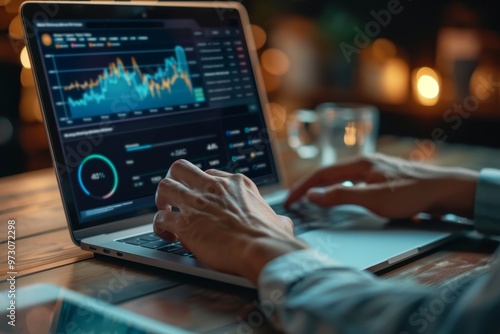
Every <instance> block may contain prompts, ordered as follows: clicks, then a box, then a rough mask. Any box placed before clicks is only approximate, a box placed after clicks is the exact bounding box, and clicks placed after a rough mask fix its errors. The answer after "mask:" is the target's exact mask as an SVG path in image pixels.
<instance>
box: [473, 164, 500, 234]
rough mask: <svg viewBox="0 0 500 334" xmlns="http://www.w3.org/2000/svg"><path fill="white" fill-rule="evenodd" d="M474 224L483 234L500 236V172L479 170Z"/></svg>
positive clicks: (488, 169) (487, 169)
mask: <svg viewBox="0 0 500 334" xmlns="http://www.w3.org/2000/svg"><path fill="white" fill-rule="evenodd" d="M474 224H475V227H476V229H477V230H478V231H479V232H481V233H484V234H500V170H498V169H491V168H485V169H483V170H481V173H480V175H479V180H478V183H477V189H476V201H475V205H474Z"/></svg>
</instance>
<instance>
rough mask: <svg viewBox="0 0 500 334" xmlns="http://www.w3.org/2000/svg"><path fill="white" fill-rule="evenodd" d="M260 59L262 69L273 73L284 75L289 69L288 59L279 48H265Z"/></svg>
mask: <svg viewBox="0 0 500 334" xmlns="http://www.w3.org/2000/svg"><path fill="white" fill-rule="evenodd" d="M260 61H261V64H262V67H263V68H264V70H266V71H267V72H269V73H271V74H273V75H277V76H282V75H285V74H286V73H287V72H288V70H289V69H290V59H289V58H288V56H287V55H286V54H285V53H284V52H283V51H281V50H279V49H274V48H273V49H267V50H265V51H264V52H263V53H262V56H261V57H260Z"/></svg>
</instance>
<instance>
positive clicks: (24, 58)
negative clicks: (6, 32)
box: [20, 47, 31, 68]
mask: <svg viewBox="0 0 500 334" xmlns="http://www.w3.org/2000/svg"><path fill="white" fill-rule="evenodd" d="M20 57H21V64H23V67H24V68H31V63H30V57H29V56H28V49H26V47H24V48H23V49H22V51H21V56H20Z"/></svg>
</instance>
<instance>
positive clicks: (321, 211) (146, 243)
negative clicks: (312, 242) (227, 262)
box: [117, 201, 357, 258]
mask: <svg viewBox="0 0 500 334" xmlns="http://www.w3.org/2000/svg"><path fill="white" fill-rule="evenodd" d="M271 207H272V209H273V210H274V211H275V212H276V213H277V214H279V215H284V216H287V217H289V218H290V219H291V220H292V221H293V224H294V226H295V233H296V234H299V233H301V232H302V231H305V230H310V229H311V228H318V227H322V226H323V227H324V226H328V225H332V223H335V222H341V221H344V220H348V219H352V218H354V217H356V216H357V215H353V214H352V213H349V214H342V213H340V214H339V213H337V214H335V216H334V217H332V216H330V215H329V214H328V209H325V208H321V207H318V206H315V205H312V204H310V203H307V202H301V201H299V202H297V203H295V204H294V205H293V206H292V207H291V208H285V207H284V206H283V205H282V204H278V205H273V206H271ZM325 221H327V222H325ZM318 223H319V224H318ZM325 224H326V225H325ZM117 241H118V242H123V243H126V244H129V245H134V246H139V247H144V248H149V249H155V250H157V251H160V252H166V253H170V254H176V255H180V256H185V257H190V258H196V257H195V256H194V254H193V253H191V252H189V251H188V250H186V249H184V248H182V244H181V243H180V241H176V242H168V241H165V240H163V239H161V238H160V237H158V236H157V235H156V234H154V233H152V232H148V233H144V234H141V235H135V236H133V237H129V238H124V239H120V240H117Z"/></svg>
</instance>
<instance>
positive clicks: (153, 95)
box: [58, 46, 205, 119]
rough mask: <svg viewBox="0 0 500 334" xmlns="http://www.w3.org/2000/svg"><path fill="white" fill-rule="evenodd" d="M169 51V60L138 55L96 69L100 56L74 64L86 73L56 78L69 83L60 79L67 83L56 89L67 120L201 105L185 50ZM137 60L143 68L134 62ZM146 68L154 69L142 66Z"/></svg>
mask: <svg viewBox="0 0 500 334" xmlns="http://www.w3.org/2000/svg"><path fill="white" fill-rule="evenodd" d="M173 51H174V55H172V56H170V57H165V53H160V52H158V53H156V54H148V55H147V57H146V56H145V55H144V54H142V55H141V51H140V50H138V51H137V52H136V53H135V55H128V56H127V57H123V56H122V55H120V54H118V55H116V56H115V58H112V61H109V60H108V62H107V66H103V67H99V66H96V64H95V63H96V62H99V63H101V64H102V63H103V60H102V59H101V58H99V57H98V56H94V57H93V58H92V59H90V60H86V59H85V58H82V59H78V61H79V64H78V65H79V67H80V69H84V71H72V70H68V71H64V72H63V71H61V72H60V73H59V75H66V77H67V78H68V79H70V80H68V79H67V80H64V81H62V80H61V82H66V83H65V84H62V85H61V86H59V87H58V88H59V89H60V91H61V92H62V95H63V96H64V99H65V101H64V103H65V104H66V106H67V108H68V109H69V112H70V114H71V118H73V119H75V118H85V117H92V116H102V115H109V114H115V113H123V112H131V111H137V110H146V109H158V108H163V107H171V106H177V105H183V104H191V103H197V102H204V101H205V97H204V94H203V90H202V88H197V87H194V85H193V82H192V78H191V74H190V70H189V65H188V60H187V58H186V52H185V50H184V48H183V47H181V46H176V47H175V48H174V50H173ZM138 57H141V60H142V63H141V62H139V61H137V59H139V58H138ZM104 59H110V58H109V57H107V58H104ZM110 60H111V59H110ZM87 62H88V63H87ZM147 63H149V64H151V63H153V64H155V65H145V64H147ZM140 64H143V65H140ZM85 68H87V69H88V70H86V71H85ZM91 75H92V76H91ZM75 76H76V77H77V78H75Z"/></svg>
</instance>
